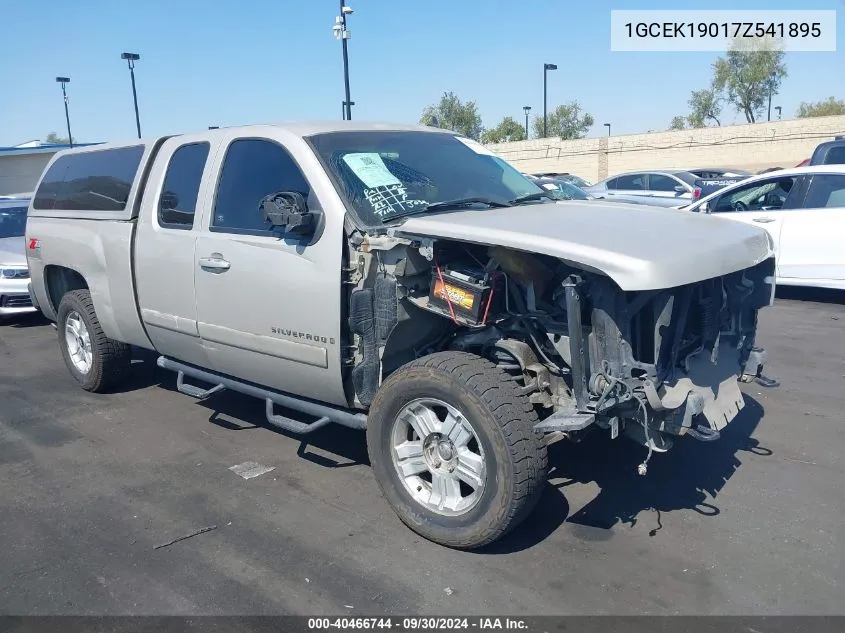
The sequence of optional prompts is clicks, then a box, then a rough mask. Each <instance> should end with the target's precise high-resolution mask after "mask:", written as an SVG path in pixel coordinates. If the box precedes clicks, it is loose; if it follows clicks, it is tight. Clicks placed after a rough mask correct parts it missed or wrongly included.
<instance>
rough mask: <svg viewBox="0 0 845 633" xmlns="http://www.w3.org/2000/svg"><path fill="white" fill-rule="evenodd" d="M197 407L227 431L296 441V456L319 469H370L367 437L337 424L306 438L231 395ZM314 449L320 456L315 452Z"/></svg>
mask: <svg viewBox="0 0 845 633" xmlns="http://www.w3.org/2000/svg"><path fill="white" fill-rule="evenodd" d="M168 373H169V372H168ZM161 386H162V387H164V388H165V389H168V390H172V391H175V390H176V385H175V381H174V380H169V381H166V382H163V383H162V385H161ZM185 397H186V398H187V397H188V396H185ZM196 404H198V405H201V406H203V407H205V408H207V409H210V410H211V415H210V416H209V418H208V421H209V422H210V423H211V424H215V425H217V426H219V427H222V428H224V429H227V430H229V431H252V430H261V431H264V432H268V431H269V432H272V433H277V434H279V435H282V436H284V437H289V438H291V439H294V440H297V441H299V443H300V444H299V448H298V449H297V455H299V457H301V458H303V459H305V460H308V461H310V462H313V463H315V464H317V465H319V466H323V467H326V468H347V467H349V466H358V465H363V466H369V465H370V459H369V457H368V455H367V443H366V437H365V435H364V433H363V432H362V431H356V430H355V429H350V428H347V427H345V426H341V425H339V424H330V425H329V426H327V427H323V428H322V429H318V430H316V431H314V432H313V433H308V434H307V435H297V434H295V433H291V432H289V431H284V430H282V429H279V428H277V427H275V426H272V425H271V424H269V423H268V422H267V418H266V415H265V410H264V401H262V400H258V399H257V398H253V397H251V396H247V395H244V394H240V393H237V392H233V391H223V392H220V393H218V394H215V395H213V396H211V397H209V398H208V399H207V400H198V401H196ZM276 412H277V413H279V414H281V415H284V416H286V417H289V418H293V419H294V420H297V421H300V422H313V421H314V419H313V418H309V417H308V416H304V415H303V414H302V413H299V412H298V411H291V410H289V409H285V408H284V407H279V406H277V407H276ZM314 449H317V450H318V451H319V452H315V451H314Z"/></svg>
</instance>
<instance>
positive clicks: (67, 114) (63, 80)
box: [56, 77, 73, 147]
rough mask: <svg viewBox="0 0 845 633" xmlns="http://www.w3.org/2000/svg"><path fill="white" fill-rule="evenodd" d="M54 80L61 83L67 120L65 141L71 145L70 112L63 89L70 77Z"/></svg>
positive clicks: (65, 92)
mask: <svg viewBox="0 0 845 633" xmlns="http://www.w3.org/2000/svg"><path fill="white" fill-rule="evenodd" d="M56 81H57V82H58V83H60V84H62V96H63V97H64V99H65V121H66V122H67V142H68V144H70V146H71V147H73V136H72V135H71V133H70V113H69V112H68V109H67V91H66V90H65V84H69V83H70V77H56Z"/></svg>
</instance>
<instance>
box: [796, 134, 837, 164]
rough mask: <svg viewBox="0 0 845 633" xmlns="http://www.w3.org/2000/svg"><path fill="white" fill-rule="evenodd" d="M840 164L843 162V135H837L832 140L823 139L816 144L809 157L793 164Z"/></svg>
mask: <svg viewBox="0 0 845 633" xmlns="http://www.w3.org/2000/svg"><path fill="white" fill-rule="evenodd" d="M842 164H845V136H837V137H836V138H834V139H833V140H832V141H825V142H824V143H820V144H819V145H817V146H816V149H814V150H813V155H812V156H810V158H805V159H804V160H802V161H801V162H800V163H798V164H797V165H795V166H796V167H808V166H811V165H842Z"/></svg>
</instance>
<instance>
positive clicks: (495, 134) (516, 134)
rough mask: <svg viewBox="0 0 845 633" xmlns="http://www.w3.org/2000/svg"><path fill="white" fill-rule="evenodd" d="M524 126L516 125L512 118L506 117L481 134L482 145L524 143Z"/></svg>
mask: <svg viewBox="0 0 845 633" xmlns="http://www.w3.org/2000/svg"><path fill="white" fill-rule="evenodd" d="M524 140H525V126H523V125H520V124H519V123H517V122H516V121H515V120H514V119H513V117H509V116H506V117H505V118H504V119H502V121H501V122H500V123H499V125H497V126H496V127H494V128H490V129H489V130H484V132H483V133H482V134H481V142H482V143H508V142H510V141H524Z"/></svg>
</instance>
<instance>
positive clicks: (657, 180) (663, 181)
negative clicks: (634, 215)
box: [648, 174, 681, 191]
mask: <svg viewBox="0 0 845 633" xmlns="http://www.w3.org/2000/svg"><path fill="white" fill-rule="evenodd" d="M680 184H681V183H679V182H678V181H677V180H675V179H674V178H671V177H669V176H665V175H663V174H649V176H648V189H649V191H675V187H678V186H680Z"/></svg>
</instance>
